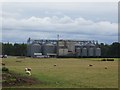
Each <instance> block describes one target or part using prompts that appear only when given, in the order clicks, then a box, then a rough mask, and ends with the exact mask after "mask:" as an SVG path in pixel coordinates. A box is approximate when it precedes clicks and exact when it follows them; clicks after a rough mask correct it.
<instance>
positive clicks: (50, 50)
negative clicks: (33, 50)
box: [42, 43, 57, 56]
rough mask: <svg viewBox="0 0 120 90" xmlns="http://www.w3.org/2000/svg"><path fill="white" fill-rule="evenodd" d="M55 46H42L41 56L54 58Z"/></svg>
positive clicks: (46, 44)
mask: <svg viewBox="0 0 120 90" xmlns="http://www.w3.org/2000/svg"><path fill="white" fill-rule="evenodd" d="M56 48H57V47H56V45H54V44H51V43H45V44H44V45H43V48H42V49H43V51H42V52H43V55H49V56H54V55H55V56H56V52H57V49H56Z"/></svg>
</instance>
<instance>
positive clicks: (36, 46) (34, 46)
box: [31, 43, 41, 57]
mask: <svg viewBox="0 0 120 90" xmlns="http://www.w3.org/2000/svg"><path fill="white" fill-rule="evenodd" d="M35 53H41V45H40V44H38V43H33V44H31V56H32V57H35Z"/></svg>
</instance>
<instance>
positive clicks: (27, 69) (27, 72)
mask: <svg viewBox="0 0 120 90" xmlns="http://www.w3.org/2000/svg"><path fill="white" fill-rule="evenodd" d="M30 71H31V68H25V72H26V74H28V75H29V76H31V72H30Z"/></svg>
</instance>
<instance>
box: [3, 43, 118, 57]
mask: <svg viewBox="0 0 120 90" xmlns="http://www.w3.org/2000/svg"><path fill="white" fill-rule="evenodd" d="M99 47H100V48H101V57H120V52H119V51H120V43H118V42H114V43H112V44H111V45H108V44H104V43H101V44H99ZM2 54H7V55H12V56H26V55H27V44H24V43H22V44H18V43H15V44H11V43H2Z"/></svg>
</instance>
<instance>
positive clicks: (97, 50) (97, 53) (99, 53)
mask: <svg viewBox="0 0 120 90" xmlns="http://www.w3.org/2000/svg"><path fill="white" fill-rule="evenodd" d="M95 55H96V56H98V57H99V56H101V49H100V48H96V49H95Z"/></svg>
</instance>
